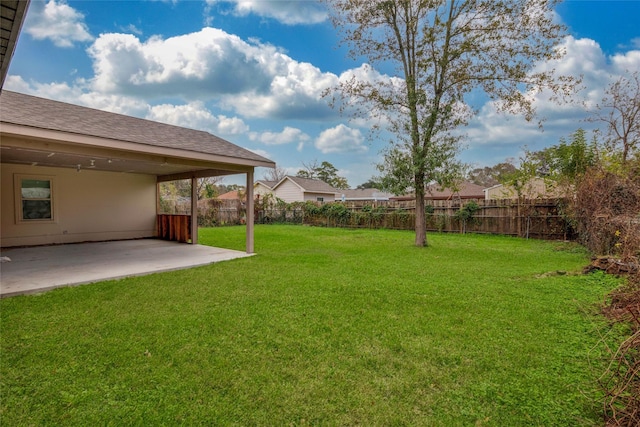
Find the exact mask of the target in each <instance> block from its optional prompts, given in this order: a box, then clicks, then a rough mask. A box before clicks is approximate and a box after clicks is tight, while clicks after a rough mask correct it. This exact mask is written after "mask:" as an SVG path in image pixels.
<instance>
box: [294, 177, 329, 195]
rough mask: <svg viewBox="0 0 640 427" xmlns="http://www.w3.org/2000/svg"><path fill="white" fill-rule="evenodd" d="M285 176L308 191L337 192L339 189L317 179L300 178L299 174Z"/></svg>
mask: <svg viewBox="0 0 640 427" xmlns="http://www.w3.org/2000/svg"><path fill="white" fill-rule="evenodd" d="M287 178H289V179H290V180H291V181H293V182H295V183H296V184H298V185H299V186H300V187H302V188H303V189H304V190H305V191H308V192H310V193H337V192H338V191H339V190H336V189H335V188H333V187H332V186H330V185H329V184H327V183H326V182H324V181H320V180H319V179H309V178H300V177H299V176H288V177H287Z"/></svg>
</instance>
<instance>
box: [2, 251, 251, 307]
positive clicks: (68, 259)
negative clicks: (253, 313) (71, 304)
mask: <svg viewBox="0 0 640 427" xmlns="http://www.w3.org/2000/svg"><path fill="white" fill-rule="evenodd" d="M0 256H2V257H8V258H9V259H10V260H11V261H6V262H2V263H1V264H0V298H4V297H8V296H13V295H20V294H30V293H38V292H43V291H47V290H50V289H54V288H59V287H62V286H73V285H81V284H85V283H93V282H99V281H102V280H110V279H119V278H123V277H130V276H140V275H145V274H151V273H158V272H163V271H171V270H180V269H185V268H191V267H196V266H200V265H207V264H211V263H214V262H219V261H226V260H231V259H236V258H243V257H247V256H251V255H250V254H247V253H245V252H240V251H234V250H230V249H221V248H214V247H211V246H202V245H189V244H185V243H176V242H168V241H164V240H155V239H142V240H124V241H114V242H97V243H77V244H68V245H54V246H37V247H29V248H9V249H2V251H1V252H0Z"/></svg>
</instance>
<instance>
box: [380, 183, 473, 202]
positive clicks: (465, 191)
mask: <svg viewBox="0 0 640 427" xmlns="http://www.w3.org/2000/svg"><path fill="white" fill-rule="evenodd" d="M484 198H485V193H484V187H482V186H481V185H477V184H474V183H472V182H463V183H462V184H460V187H459V189H458V190H457V191H453V190H451V189H450V188H445V189H441V188H439V187H438V184H430V185H428V186H427V191H426V193H425V196H424V199H425V200H477V199H484ZM413 199H415V196H413V195H406V196H395V197H392V198H390V200H396V201H407V200H413Z"/></svg>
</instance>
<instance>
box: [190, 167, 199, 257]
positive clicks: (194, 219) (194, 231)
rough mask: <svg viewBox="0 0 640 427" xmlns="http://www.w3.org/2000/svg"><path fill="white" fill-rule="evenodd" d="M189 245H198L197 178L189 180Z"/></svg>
mask: <svg viewBox="0 0 640 427" xmlns="http://www.w3.org/2000/svg"><path fill="white" fill-rule="evenodd" d="M191 244H192V245H197V244H198V178H191Z"/></svg>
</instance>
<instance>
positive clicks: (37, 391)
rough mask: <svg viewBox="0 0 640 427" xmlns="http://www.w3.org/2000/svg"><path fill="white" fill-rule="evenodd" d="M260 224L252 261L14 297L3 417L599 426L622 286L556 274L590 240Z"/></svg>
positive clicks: (234, 236)
mask: <svg viewBox="0 0 640 427" xmlns="http://www.w3.org/2000/svg"><path fill="white" fill-rule="evenodd" d="M255 234H256V251H257V252H258V254H257V255H256V256H254V257H251V258H245V259H240V260H235V261H229V262H223V263H219V264H214V265H210V266H205V267H200V268H194V269H190V270H183V271H176V272H170V273H163V274H156V275H151V276H146V277H138V278H131V279H125V280H119V281H109V282H102V283H97V284H91V285H85V286H80V287H75V288H65V289H58V290H55V291H52V292H48V293H45V294H42V295H36V296H24V297H15V298H9V299H4V300H2V301H0V308H1V322H2V323H1V324H0V326H1V338H2V340H1V351H2V353H1V355H0V356H1V359H0V373H1V375H2V376H1V379H0V381H1V389H0V393H1V394H0V424H2V425H3V426H14V425H74V426H75V425H176V424H186V425H238V426H244V425H274V426H275V425H278V426H279V425H299V426H302V425H362V426H376V425H377V426H391V425H412V426H414V425H425V426H466V425H471V426H476V425H478V426H480V425H482V426H484V425H487V426H530V425H539V426H562V425H567V426H568V425H599V424H602V417H601V413H600V409H601V407H602V406H601V405H600V402H599V401H598V399H599V397H600V396H599V394H598V391H597V387H596V379H597V376H598V375H599V374H600V373H601V372H602V370H603V369H604V366H603V365H600V363H602V362H600V359H599V357H598V356H599V352H600V350H599V349H600V347H601V346H599V345H598V342H599V340H600V339H601V335H600V332H601V330H602V328H603V321H602V319H601V318H599V317H598V316H597V315H596V314H595V311H596V310H595V308H594V307H595V304H597V303H599V302H601V301H602V300H603V298H604V296H605V294H606V293H607V292H608V291H610V290H611V289H613V288H614V287H615V286H616V284H617V282H616V281H615V280H614V279H611V278H607V277H605V276H603V275H590V276H582V275H577V274H575V275H574V274H567V275H557V274H555V272H557V271H558V270H562V271H566V272H568V273H575V272H579V271H580V269H581V267H582V266H583V265H585V264H586V262H587V257H586V254H585V252H584V251H582V250H581V249H580V248H578V247H577V246H574V245H571V244H564V243H558V242H542V241H533V240H529V241H526V240H521V239H516V238H508V237H500V236H478V235H465V236H461V235H437V234H431V235H429V239H430V243H431V246H430V247H428V248H416V247H414V246H413V234H412V233H410V232H403V231H389V230H341V229H325V228H309V227H301V226H258V227H256V233H255ZM200 239H201V243H204V244H210V245H215V246H221V247H228V248H235V249H243V248H244V228H241V227H232V228H216V229H202V230H201V231H200ZM549 273H551V274H549Z"/></svg>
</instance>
